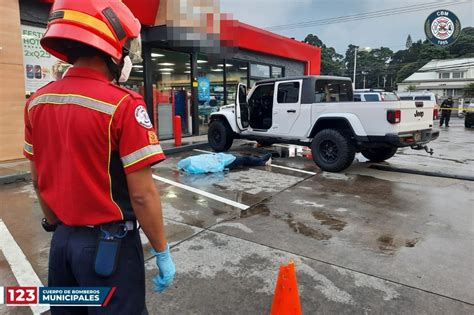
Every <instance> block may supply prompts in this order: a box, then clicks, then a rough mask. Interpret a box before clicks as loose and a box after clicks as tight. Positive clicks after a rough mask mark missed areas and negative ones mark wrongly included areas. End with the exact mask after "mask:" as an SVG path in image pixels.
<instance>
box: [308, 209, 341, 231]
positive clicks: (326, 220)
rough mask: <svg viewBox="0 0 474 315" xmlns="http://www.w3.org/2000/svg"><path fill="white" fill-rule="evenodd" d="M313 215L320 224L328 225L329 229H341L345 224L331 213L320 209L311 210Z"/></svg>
mask: <svg viewBox="0 0 474 315" xmlns="http://www.w3.org/2000/svg"><path fill="white" fill-rule="evenodd" d="M313 217H314V218H315V219H316V220H318V221H319V222H320V223H321V224H322V225H329V229H330V230H335V231H342V230H344V228H345V227H346V225H347V222H344V221H342V220H339V219H336V218H335V217H334V216H333V215H330V214H327V213H325V212H321V211H313Z"/></svg>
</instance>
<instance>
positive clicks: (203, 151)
mask: <svg viewBox="0 0 474 315" xmlns="http://www.w3.org/2000/svg"><path fill="white" fill-rule="evenodd" d="M193 151H196V152H201V153H216V152H211V151H206V150H200V149H194V150H193Z"/></svg>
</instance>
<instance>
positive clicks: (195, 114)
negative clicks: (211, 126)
mask: <svg viewBox="0 0 474 315" xmlns="http://www.w3.org/2000/svg"><path fill="white" fill-rule="evenodd" d="M197 57H198V55H197V53H192V54H191V60H190V61H191V113H192V121H193V136H199V101H198V86H197V75H198V67H197V59H198V58H197Z"/></svg>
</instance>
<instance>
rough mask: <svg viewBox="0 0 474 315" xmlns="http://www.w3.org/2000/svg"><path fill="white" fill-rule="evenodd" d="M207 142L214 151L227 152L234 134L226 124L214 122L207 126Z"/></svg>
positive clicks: (220, 121)
mask: <svg viewBox="0 0 474 315" xmlns="http://www.w3.org/2000/svg"><path fill="white" fill-rule="evenodd" d="M207 140H208V141H209V145H210V146H211V148H212V149H213V150H214V151H216V152H223V151H227V150H229V149H230V147H231V146H232V142H233V141H234V133H233V131H232V129H231V128H230V126H229V124H228V123H227V122H225V121H222V120H214V121H212V122H211V124H210V125H209V130H208V134H207Z"/></svg>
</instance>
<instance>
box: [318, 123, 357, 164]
mask: <svg viewBox="0 0 474 315" xmlns="http://www.w3.org/2000/svg"><path fill="white" fill-rule="evenodd" d="M311 151H312V154H313V160H314V162H315V163H316V164H317V165H318V166H319V167H320V168H321V169H322V170H323V171H328V172H340V171H342V170H344V169H346V168H348V167H349V166H350V165H351V163H352V161H354V157H355V152H356V149H355V146H354V144H353V143H352V141H351V139H350V138H349V137H348V136H346V135H344V134H343V133H341V132H340V131H338V130H335V129H323V130H321V131H320V132H318V133H317V134H316V136H315V137H314V139H313V142H312V143H311Z"/></svg>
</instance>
